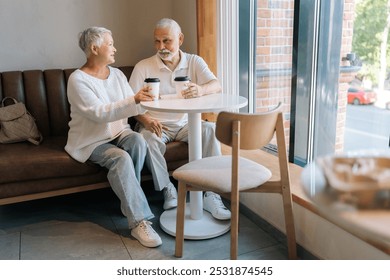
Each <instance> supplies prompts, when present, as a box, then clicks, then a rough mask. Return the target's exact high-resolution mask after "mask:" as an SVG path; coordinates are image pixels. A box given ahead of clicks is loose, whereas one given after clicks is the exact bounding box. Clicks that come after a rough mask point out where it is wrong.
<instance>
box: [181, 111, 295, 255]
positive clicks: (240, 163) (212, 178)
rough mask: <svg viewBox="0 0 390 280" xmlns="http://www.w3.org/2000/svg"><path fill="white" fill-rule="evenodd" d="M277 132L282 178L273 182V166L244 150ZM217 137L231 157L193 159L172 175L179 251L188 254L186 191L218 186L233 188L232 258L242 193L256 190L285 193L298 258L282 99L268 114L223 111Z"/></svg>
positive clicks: (225, 190)
mask: <svg viewBox="0 0 390 280" xmlns="http://www.w3.org/2000/svg"><path fill="white" fill-rule="evenodd" d="M275 131H276V141H277V146H278V160H279V169H280V178H279V180H277V181H269V179H270V178H271V175H272V174H271V171H270V170H268V169H267V168H266V167H264V166H262V165H260V164H258V163H256V162H254V161H251V160H248V159H245V158H243V157H240V149H244V150H255V149H260V148H261V147H263V146H265V145H266V144H268V143H269V142H270V141H271V139H272V137H273V135H274V133H275ZM216 136H217V138H218V140H219V141H220V142H221V143H223V144H226V145H228V146H230V147H232V155H231V156H227V155H222V156H215V157H207V158H202V159H199V160H195V161H191V162H189V163H188V164H185V165H184V166H182V167H180V168H178V169H176V170H175V171H174V172H173V177H174V178H175V179H177V180H178V207H177V218H176V248H175V256H176V257H182V255H183V243H184V216H185V213H184V212H185V204H186V194H187V191H213V192H215V193H219V194H222V195H226V194H229V193H230V202H231V213H232V216H231V241H230V258H231V259H237V251H238V249H237V246H238V218H239V192H254V193H279V194H281V195H282V199H283V209H284V217H285V225H286V235H287V245H288V257H289V259H296V258H297V254H296V241H295V228H294V218H293V211H292V199H291V191H290V175H289V166H288V160H287V149H286V140H285V135H284V124H283V113H282V112H281V104H279V105H278V106H277V107H276V108H275V109H273V110H271V111H269V112H266V113H256V114H243V113H231V112H221V113H220V114H219V115H218V118H217V123H216Z"/></svg>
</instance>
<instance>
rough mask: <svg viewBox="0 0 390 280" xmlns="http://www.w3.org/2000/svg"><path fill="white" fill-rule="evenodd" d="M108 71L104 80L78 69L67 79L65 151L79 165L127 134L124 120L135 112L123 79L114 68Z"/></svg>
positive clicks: (132, 97) (120, 73)
mask: <svg viewBox="0 0 390 280" xmlns="http://www.w3.org/2000/svg"><path fill="white" fill-rule="evenodd" d="M109 69H110V75H109V77H108V78H107V79H106V80H101V79H98V78H95V77H93V76H91V75H89V74H87V73H85V72H83V71H81V70H76V71H74V72H73V73H72V74H71V75H70V77H69V81H68V90H67V94H68V100H69V103H70V116H71V121H70V122H69V127H70V129H69V133H68V142H67V144H66V146H65V150H66V151H67V152H68V153H69V154H70V155H71V156H72V157H73V158H74V159H76V160H77V161H80V162H85V161H86V160H87V159H88V158H89V157H90V155H91V154H92V152H93V150H94V149H95V148H96V147H97V146H99V145H101V144H103V143H107V142H110V141H111V140H113V139H115V138H116V137H118V136H119V135H120V134H122V133H126V132H128V131H129V130H130V126H129V124H128V123H127V119H128V117H131V116H135V115H138V112H139V108H137V107H138V106H137V105H136V103H135V100H134V93H133V90H132V89H131V88H130V86H129V83H128V81H127V79H126V76H125V75H124V74H123V73H122V71H120V70H119V69H117V68H113V67H109Z"/></svg>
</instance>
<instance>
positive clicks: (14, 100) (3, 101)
mask: <svg viewBox="0 0 390 280" xmlns="http://www.w3.org/2000/svg"><path fill="white" fill-rule="evenodd" d="M7 99H11V100H12V101H13V102H14V104H16V103H18V101H17V100H16V99H15V98H13V97H10V96H7V97H4V98H3V100H2V101H1V107H5V106H4V104H5V101H6V100H7Z"/></svg>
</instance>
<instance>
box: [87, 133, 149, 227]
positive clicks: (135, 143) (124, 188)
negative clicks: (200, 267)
mask: <svg viewBox="0 0 390 280" xmlns="http://www.w3.org/2000/svg"><path fill="white" fill-rule="evenodd" d="M149 157H150V153H149V150H148V147H147V144H146V141H145V139H144V138H143V137H142V135H141V134H139V133H137V132H134V131H130V130H129V131H125V133H123V134H122V135H121V136H119V137H118V138H116V139H115V140H113V141H111V142H109V143H106V144H102V145H100V146H98V147H96V148H95V150H94V151H93V153H92V155H91V156H90V157H89V160H90V161H91V162H94V163H96V164H98V165H100V166H102V167H105V168H107V169H108V176H107V178H108V181H109V183H110V185H111V188H112V189H113V191H114V192H115V194H116V195H117V196H118V198H119V199H120V202H121V209H122V211H123V212H124V213H123V214H124V215H125V216H126V217H127V221H128V223H129V227H130V229H131V228H134V227H136V226H137V224H138V223H139V222H141V221H142V220H149V219H151V218H153V217H154V215H153V213H152V211H151V210H150V207H149V204H148V201H147V199H146V197H145V194H144V192H143V190H142V188H141V185H140V182H141V171H142V168H143V166H144V162H145V159H146V158H149ZM149 161H150V160H149Z"/></svg>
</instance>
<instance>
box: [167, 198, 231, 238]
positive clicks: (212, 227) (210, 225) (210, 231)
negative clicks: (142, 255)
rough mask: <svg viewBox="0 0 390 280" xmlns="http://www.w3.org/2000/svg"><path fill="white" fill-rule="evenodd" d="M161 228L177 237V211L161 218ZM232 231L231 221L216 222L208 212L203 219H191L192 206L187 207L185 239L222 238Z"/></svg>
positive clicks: (168, 212) (169, 212)
mask: <svg viewBox="0 0 390 280" xmlns="http://www.w3.org/2000/svg"><path fill="white" fill-rule="evenodd" d="M160 226H161V228H162V230H163V231H165V232H166V233H168V234H169V235H172V236H176V209H171V210H167V211H165V212H164V213H162V214H161V216H160ZM229 230H230V220H227V221H220V220H216V219H215V218H214V217H213V216H211V214H210V213H209V212H207V211H203V215H202V218H201V219H199V220H193V219H191V217H190V205H189V203H187V205H186V215H185V218H184V239H192V240H201V239H209V238H214V237H217V236H220V235H222V234H224V233H226V232H228V231H229Z"/></svg>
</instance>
